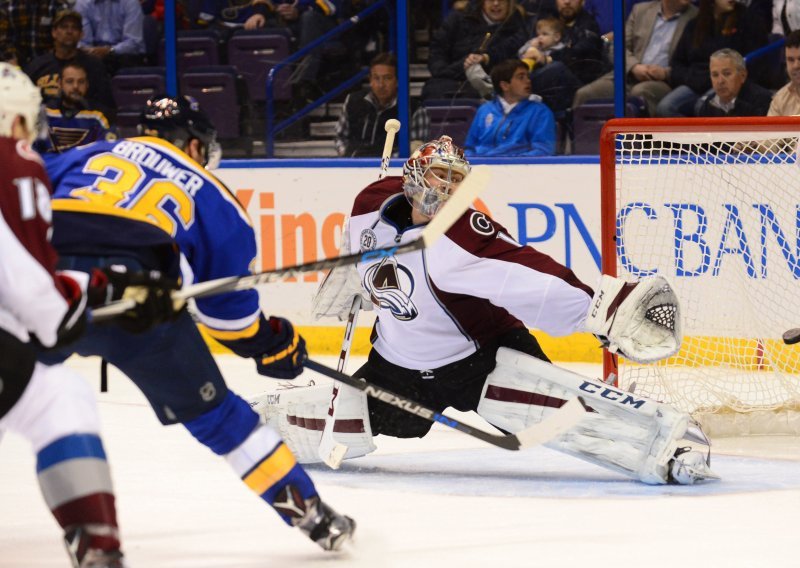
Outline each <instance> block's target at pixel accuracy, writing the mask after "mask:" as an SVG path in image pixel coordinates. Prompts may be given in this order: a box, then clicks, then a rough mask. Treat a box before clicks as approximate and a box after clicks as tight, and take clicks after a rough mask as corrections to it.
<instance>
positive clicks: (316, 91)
mask: <svg viewBox="0 0 800 568" xmlns="http://www.w3.org/2000/svg"><path fill="white" fill-rule="evenodd" d="M253 11H254V12H255V13H254V14H253V15H252V16H251V17H250V18H248V20H247V21H246V22H245V28H246V29H258V28H262V27H264V26H265V25H266V24H267V21H268V18H278V20H279V21H280V22H282V23H283V24H284V25H286V26H288V28H289V30H290V31H291V32H292V35H293V36H294V37H295V38H296V39H297V47H298V48H299V49H302V48H304V47H305V46H307V45H308V44H310V43H311V42H313V41H314V40H315V39H317V38H318V37H320V36H322V35H324V34H325V33H327V32H329V31H330V30H332V29H333V28H334V27H336V4H334V3H333V2H332V1H331V0H253ZM321 67H322V50H321V49H320V48H319V47H317V48H316V49H314V50H312V51H311V52H310V53H309V54H308V55H306V57H304V58H303V59H302V60H301V61H300V63H299V64H298V66H297V67H296V68H295V70H294V72H293V73H292V77H291V79H290V80H291V83H292V95H293V97H294V98H295V99H296V100H297V101H298V104H299V105H301V106H304V104H305V103H308V102H311V101H313V100H315V99H317V98H318V97H319V96H320V95H322V91H321V90H320V88H319V87H318V86H317V84H318V82H319V81H318V78H319V76H320V69H321Z"/></svg>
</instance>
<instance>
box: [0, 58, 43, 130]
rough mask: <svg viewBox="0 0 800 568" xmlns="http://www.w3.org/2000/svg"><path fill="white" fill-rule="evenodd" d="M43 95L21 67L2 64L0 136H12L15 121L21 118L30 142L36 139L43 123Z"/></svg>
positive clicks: (0, 64)
mask: <svg viewBox="0 0 800 568" xmlns="http://www.w3.org/2000/svg"><path fill="white" fill-rule="evenodd" d="M41 112H42V94H41V93H40V92H39V89H38V88H37V87H36V86H35V85H34V84H33V83H32V82H31V80H30V79H29V78H28V76H27V75H26V74H25V73H23V72H22V70H21V69H20V68H19V67H15V66H14V65H11V64H9V63H0V136H11V125H12V124H14V119H15V118H16V117H17V116H21V117H22V118H24V119H25V126H26V127H27V129H28V141H29V142H33V141H34V140H35V139H36V136H37V134H38V133H39V129H40V128H41V127H42V126H43V125H42V123H41Z"/></svg>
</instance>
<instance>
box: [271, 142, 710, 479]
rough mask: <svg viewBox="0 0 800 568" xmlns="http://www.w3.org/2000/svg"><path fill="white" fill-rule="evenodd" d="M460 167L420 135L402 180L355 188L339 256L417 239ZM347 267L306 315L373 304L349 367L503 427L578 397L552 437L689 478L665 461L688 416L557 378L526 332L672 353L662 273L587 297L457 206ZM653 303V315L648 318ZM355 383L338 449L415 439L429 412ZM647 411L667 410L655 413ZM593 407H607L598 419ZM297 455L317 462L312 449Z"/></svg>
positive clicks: (623, 464) (603, 459)
mask: <svg viewBox="0 0 800 568" xmlns="http://www.w3.org/2000/svg"><path fill="white" fill-rule="evenodd" d="M469 171H470V166H469V164H468V163H467V161H466V160H465V159H464V156H463V153H462V151H461V150H460V149H459V148H457V147H456V146H455V145H454V144H453V143H452V140H451V139H450V138H449V137H446V136H444V137H442V138H440V139H438V140H434V141H432V142H430V143H428V144H424V145H423V146H421V147H420V148H419V149H418V150H417V151H416V152H415V153H414V154H413V155H412V156H411V157H410V158H409V160H408V161H407V162H406V164H405V166H404V169H403V176H402V177H399V176H398V177H387V178H384V179H382V180H379V181H376V182H375V183H372V184H371V185H369V186H368V187H367V188H365V189H364V190H363V191H362V192H361V193H360V194H359V195H358V196H357V197H356V200H355V203H354V205H353V210H352V214H351V217H350V220H349V225H348V230H347V231H346V232H345V235H344V236H343V240H344V241H345V244H346V245H347V246H348V248H349V250H348V251H347V252H350V251H353V252H355V251H362V252H363V251H366V250H371V249H376V248H383V247H388V246H391V245H394V244H401V243H406V242H409V241H411V240H414V239H416V238H417V237H418V236H419V234H420V232H421V230H422V229H423V228H424V226H425V225H426V223H427V222H428V221H429V220H430V219H431V218H432V217H433V216H434V215H436V213H437V211H438V209H439V208H440V207H441V205H442V204H443V203H444V202H445V201H446V199H447V198H448V196H449V195H450V194H451V193H452V192H454V191H456V190H457V188H458V184H459V183H460V182H461V180H462V179H464V177H465V176H467V175H468V174H469ZM357 271H358V272H357V275H356V274H354V273H353V272H350V273H349V274H348V273H347V272H346V271H342V273H341V274H339V275H338V276H335V275H334V274H332V275H331V276H329V277H328V278H327V279H326V281H325V283H324V284H323V286H322V289H321V290H320V292H319V294H318V297H317V299H316V306H317V308H316V313H317V315H336V316H338V317H340V318H341V317H342V316H343V315H344V313H346V312H347V309H348V308H349V306H350V305H351V300H352V297H353V294H355V293H361V294H362V295H363V300H362V304H366V305H367V306H372V307H373V308H374V309H375V310H376V312H377V316H378V317H377V321H376V323H375V327H374V331H373V336H372V343H373V348H372V351H371V352H370V354H369V358H368V361H367V363H366V364H365V365H364V366H363V367H362V368H361V369H359V370H358V371H357V372H356V373H355V374H354V376H356V377H363V378H365V379H366V380H367V381H368V382H371V383H374V384H377V385H379V386H381V387H383V388H386V389H387V390H390V391H392V392H395V393H397V394H399V395H401V396H404V397H407V398H409V399H412V400H414V401H417V402H419V403H421V404H422V405H424V406H426V407H428V408H431V409H433V410H434V411H437V412H442V411H444V409H445V408H447V407H453V408H455V409H457V410H461V411H477V412H478V413H479V414H481V415H482V416H483V417H484V418H486V419H487V420H488V421H489V422H490V423H492V424H494V425H495V426H497V427H499V428H501V429H503V430H507V431H518V430H521V429H522V428H524V427H525V426H526V425H529V424H531V423H533V422H538V421H539V420H541V419H542V418H543V417H544V416H545V415H547V413H549V412H551V411H552V409H553V408H557V407H559V406H561V405H562V404H564V403H565V401H566V400H567V399H568V398H571V397H573V396H576V395H581V396H584V397H585V398H586V399H587V401H586V402H587V404H589V405H590V406H591V407H592V408H594V409H595V410H597V413H596V414H593V418H591V419H585V420H584V421H583V422H582V423H581V425H580V427H579V428H577V429H575V432H573V433H572V434H570V435H569V436H564V437H562V438H560V439H559V440H558V441H557V442H554V443H553V444H552V445H553V446H554V447H557V448H558V449H561V450H563V451H566V452H569V453H572V454H575V455H579V456H580V457H583V458H585V459H588V460H590V461H593V462H596V463H600V464H601V465H605V466H607V467H611V468H613V469H615V470H617V471H622V472H623V473H626V474H628V475H631V476H632V477H635V478H638V479H641V480H642V481H645V482H648V483H666V482H669V481H673V480H677V481H678V482H682V481H683V482H689V481H694V480H696V479H689V478H690V477H691V476H683V477H680V476H678V477H676V476H675V475H674V473H675V472H677V470H678V469H680V468H679V467H678V466H675V467H674V468H673V464H674V463H675V459H674V457H675V454H676V453H677V454H681V453H684V452H682V448H681V449H679V448H678V445H677V440H679V439H680V438H681V437H683V435H684V433H685V432H686V430H687V427H688V415H683V414H680V413H677V412H675V411H673V410H672V409H668V408H661V406H664V405H658V403H655V402H653V401H647V400H646V399H642V398H641V397H637V398H634V397H632V396H630V395H629V394H625V393H621V391H617V390H616V389H613V387H610V386H609V385H605V384H604V383H602V382H599V381H591V380H589V379H587V380H586V381H583V380H581V381H578V382H577V383H576V382H575V378H574V377H570V378H564V377H562V376H561V373H562V371H563V370H560V369H558V368H557V367H555V366H552V365H545V366H542V363H541V361H545V362H546V361H548V358H547V356H546V355H545V354H544V352H543V351H542V349H541V348H540V346H539V344H538V342H537V340H536V339H535V337H534V336H533V335H532V334H531V333H530V332H529V329H539V330H542V331H545V332H547V333H549V334H550V335H554V336H563V335H569V334H571V333H575V332H578V331H591V332H594V333H595V334H596V335H598V336H599V337H600V338H601V340H602V341H604V342H606V343H607V344H609V345H610V346H611V347H612V348H613V349H616V350H618V351H620V352H622V353H625V354H626V355H627V356H629V357H632V358H636V359H638V360H639V361H642V362H648V361H652V360H657V359H659V358H663V357H665V356H669V355H671V354H673V353H675V352H676V351H677V349H678V347H679V344H680V326H679V318H678V317H677V309H678V306H677V300H676V298H675V296H674V294H673V293H672V291H671V289H670V288H669V286H668V285H667V284H666V282H665V281H664V280H663V279H653V280H652V281H648V282H642V283H638V284H636V283H628V284H626V283H624V282H622V281H621V280H618V279H615V278H611V277H607V276H604V277H603V279H602V280H601V284H600V287H599V289H598V291H597V293H594V292H593V291H592V289H591V288H590V287H589V286H587V285H586V284H584V283H582V282H581V281H580V280H578V278H577V277H576V276H575V274H574V273H573V272H572V271H571V270H570V269H568V268H566V267H565V266H563V265H561V264H559V263H558V262H556V261H555V260H553V259H552V258H550V257H549V256H547V255H545V254H542V253H541V252H538V251H537V250H535V249H533V248H531V247H527V246H521V245H520V244H519V243H518V242H517V241H516V240H515V239H514V238H513V237H512V236H511V235H510V234H509V233H508V231H506V229H505V228H503V227H502V226H501V225H500V224H498V223H497V222H495V221H494V220H492V219H491V218H490V217H488V216H487V215H485V214H484V213H482V212H480V211H476V210H470V211H468V212H467V213H465V214H464V215H463V216H462V217H461V218H460V219H459V220H458V221H456V222H455V224H454V225H453V226H452V227H451V228H450V229H449V230H448V231H447V232H446V233H445V235H444V236H443V237H442V238H441V239H440V240H439V241H438V242H437V243H436V244H435V245H433V246H432V247H429V248H426V249H424V250H422V251H418V252H413V253H407V254H402V255H399V256H397V257H389V258H386V257H381V258H378V259H372V260H368V261H362V262H361V263H360V264H358V266H357ZM352 283H356V286H357V287H358V288H360V290H359V289H357V288H354V287H353V286H352ZM655 313H658V314H661V316H662V317H661V318H660V319H658V318H654V317H653V315H654V314H655ZM656 320H657V321H656ZM609 388H611V389H612V390H611V391H609V390H608V389H609ZM612 391H613V392H612ZM354 392H355V391H353V390H352V389H344V392H343V393H339V400H336V399H334V402H335V404H337V405H343V408H346V410H342V413H343V414H341V416H336V420H337V422H336V423H335V426H334V428H333V430H334V433H333V436H334V437H335V438H336V437H337V436H340V441H341V443H342V444H344V445H346V446H348V448H349V449H348V452H347V457H355V456H356V455H363V454H364V453H367V452H369V451H371V450H372V449H374V446H373V445H372V435H377V434H384V435H389V436H395V437H402V438H409V437H421V436H424V435H425V434H427V432H428V431H429V430H430V428H431V425H432V423H431V422H430V421H427V420H424V419H422V418H418V417H416V416H413V415H412V414H409V413H408V412H405V411H404V410H402V409H399V408H397V407H396V406H392V405H390V404H387V403H384V402H381V401H377V400H374V399H371V398H370V399H369V401H368V402H367V401H366V398H365V397H364V396H363V394H361V395H356V394H353V393H354ZM344 393H350V395H349V398H350V400H348V397H347V396H346V395H344ZM284 398H287V397H286V396H284ZM359 401H360V402H359ZM610 401H611V402H610ZM312 406H313V405H312ZM606 407H607V410H604V409H605V408H606ZM618 407H619V408H618ZM324 409H325V410H327V405H325V407H324ZM651 409H652V415H651V413H650V410H651ZM303 411H304V412H306V411H307V409H304V410H303ZM658 412H660V413H661V415H668V417H667V418H664V419H660V418H659V419H654V418H653V416H654V415H655V414H656V413H658ZM597 414H599V415H607V416H604V418H603V420H600V421H599V423H595V418H594V417H596V415H597ZM629 414H631V415H632V416H629ZM323 416H324V414H323ZM314 418H316V416H314ZM340 419H341V424H340V423H339V421H340ZM636 420H638V421H640V422H641V423H642V428H640V429H638V427H637V428H636V429H637V433H636V434H635V435H633V436H627V434H620V435H619V436H617V437H616V439H615V438H613V437H612V438H610V439H608V438H609V436H608V431H610V430H613V429H614V428H624V425H625V424H626V423H628V422H630V423H632V422H634V421H636ZM278 422H279V423H280V422H281V421H280V420H279V421H278ZM287 422H289V421H287ZM290 422H291V423H294V424H303V423H304V422H303V421H301V420H290ZM307 422H308V423H312V422H311V421H307ZM281 425H282V427H283V430H284V436H285V437H286V438H292V437H293V433H292V429H291V428H287V426H286V424H285V423H283V424H281ZM295 431H297V428H295ZM598 437H602V438H603V439H604V442H606V445H607V446H610V447H612V449H611V450H606V449H601V450H598V449H597V448H596V447H595V445H596V444H593V442H592V440H596V439H597V438H598ZM306 445H307V446H308V447H313V445H314V443H313V441H311V442H310V443H307V444H306ZM609 456H610V457H609ZM697 456H700V457H699V458H697ZM304 457H307V458H308V459H309V461H314V458H315V456H314V455H313V452H310V453H307V454H306V455H305V456H304ZM323 457H324V456H323ZM689 459H699V461H703V459H702V455H701V454H699V453H697V452H694V453H692V455H691V456H689V455H688V454H685V455H684V458H683V459H682V460H681V463H684V462H685V461H686V460H689ZM693 465H694V466H695V468H694V469H695V470H697V469H700V470H702V469H704V468H703V467H702V466H701V465H698V464H693ZM673 469H674V470H675V471H673ZM693 471H694V470H693Z"/></svg>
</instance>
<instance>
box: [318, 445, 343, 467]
mask: <svg viewBox="0 0 800 568" xmlns="http://www.w3.org/2000/svg"><path fill="white" fill-rule="evenodd" d="M346 453H347V446H345V445H344V444H336V445H335V446H333V448H331V450H330V451H329V452H328V453H327V455H326V456H320V457H322V459H323V461H324V462H325V465H327V466H328V467H329V468H331V469H339V466H340V465H342V460H343V459H344V455H345V454H346Z"/></svg>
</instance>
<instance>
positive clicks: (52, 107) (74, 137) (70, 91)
mask: <svg viewBox="0 0 800 568" xmlns="http://www.w3.org/2000/svg"><path fill="white" fill-rule="evenodd" d="M59 92H60V96H59V97H58V98H57V99H54V100H51V101H50V102H49V103H48V104H47V107H46V108H45V112H46V114H47V130H48V137H47V139H46V140H43V141H40V142H39V143H37V145H36V150H37V151H39V152H59V153H60V152H63V151H64V150H68V149H69V148H73V147H75V146H83V145H85V144H89V143H91V142H96V141H98V140H108V141H110V140H116V138H117V136H116V134H115V133H114V132H113V131H112V130H111V129H110V127H109V124H108V120H107V119H106V117H105V115H104V114H103V113H102V112H101V111H99V110H94V109H92V108H91V107H90V105H89V104H88V102H87V100H86V95H87V93H88V92H89V80H88V76H87V73H86V68H84V67H83V66H82V65H81V64H80V63H67V64H66V65H64V68H63V69H62V70H61V78H60V80H59Z"/></svg>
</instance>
